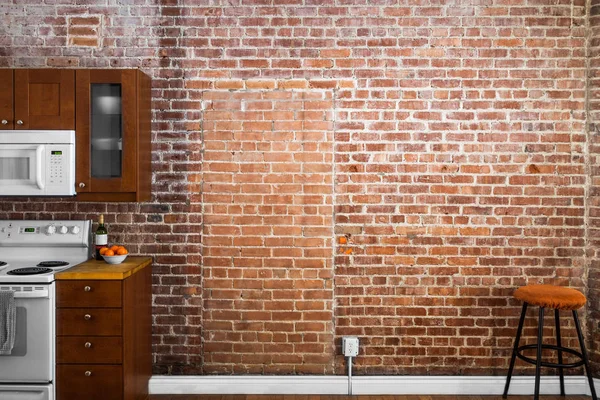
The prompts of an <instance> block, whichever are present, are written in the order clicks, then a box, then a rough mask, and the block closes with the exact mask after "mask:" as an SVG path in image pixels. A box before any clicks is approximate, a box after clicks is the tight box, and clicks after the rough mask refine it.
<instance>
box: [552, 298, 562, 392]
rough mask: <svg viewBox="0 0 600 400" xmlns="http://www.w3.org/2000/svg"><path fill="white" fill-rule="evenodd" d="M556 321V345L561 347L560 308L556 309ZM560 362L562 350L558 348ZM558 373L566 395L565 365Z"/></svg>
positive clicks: (559, 368)
mask: <svg viewBox="0 0 600 400" xmlns="http://www.w3.org/2000/svg"><path fill="white" fill-rule="evenodd" d="M554 322H555V324H556V346H557V347H561V346H562V345H561V344H560V319H559V315H558V309H555V310H554ZM558 363H559V364H562V363H563V356H562V351H561V350H558ZM558 374H559V376H560V395H561V396H564V395H565V375H564V373H563V367H558Z"/></svg>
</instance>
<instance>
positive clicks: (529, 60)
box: [0, 0, 591, 375]
mask: <svg viewBox="0 0 600 400" xmlns="http://www.w3.org/2000/svg"><path fill="white" fill-rule="evenodd" d="M12 3H13V2H10V4H9V3H8V2H6V0H4V2H3V3H2V2H0V9H2V10H3V11H4V12H5V13H6V15H5V16H3V17H2V24H1V25H0V45H1V49H0V65H1V66H5V67H13V66H14V67H28V66H48V67H54V66H59V67H61V66H79V67H83V68H86V67H96V66H99V67H140V68H143V69H144V70H145V71H147V72H148V73H149V74H151V76H152V77H153V85H154V90H153V96H154V124H153V151H154V153H153V160H154V163H153V168H154V176H153V200H152V202H151V203H147V204H75V203H71V202H68V201H60V200H58V201H57V200H48V199H46V200H32V199H29V200H28V199H22V200H17V201H12V200H11V201H2V202H0V217H2V218H5V217H11V218H48V217H50V218H51V217H54V218H90V217H92V218H95V217H96V215H97V214H98V213H105V214H108V215H107V222H108V223H109V229H110V232H111V234H112V235H113V236H112V238H113V239H114V240H115V241H119V242H123V243H125V244H127V245H129V246H130V247H132V248H133V249H134V251H136V252H140V253H144V254H151V255H153V256H154V257H155V261H156V263H155V266H154V287H153V290H154V350H155V357H156V358H155V372H156V373H173V374H197V373H199V374H201V373H265V374H272V373H317V374H324V373H334V372H335V373H342V372H343V368H342V362H343V359H342V357H340V356H335V355H334V354H339V338H340V336H342V335H348V334H352V335H358V336H360V337H361V340H362V349H361V351H362V352H361V356H360V357H358V359H357V360H356V363H357V373H359V374H373V373H407V374H425V373H431V374H476V375H480V374H503V373H504V372H505V368H506V366H507V355H508V354H509V348H510V346H511V341H512V340H511V339H512V337H513V335H514V331H515V327H516V324H517V315H518V312H519V306H518V304H517V303H516V302H514V301H512V300H510V294H511V292H512V290H513V289H514V288H515V287H516V286H519V285H522V284H525V283H528V282H529V283H532V282H552V283H559V284H565V285H571V286H573V287H576V288H580V289H583V288H584V286H585V276H586V269H585V267H586V259H585V254H584V251H585V249H586V242H585V208H584V205H585V191H586V183H587V175H586V169H585V156H586V144H587V142H586V130H585V122H586V118H585V116H586V113H585V94H586V76H585V74H586V58H585V33H586V31H585V22H586V18H585V3H584V2H583V1H581V0H575V1H554V0H552V1H550V0H517V1H511V2H493V3H494V5H490V4H491V3H489V2H482V3H481V4H479V5H469V6H462V5H460V4H461V3H460V2H456V4H450V3H448V2H445V1H439V0H423V1H410V2H409V1H397V0H384V1H375V2H366V1H364V0H344V1H341V2H339V5H338V6H331V5H329V4H330V3H331V2H327V1H320V0H287V1H278V0H275V1H273V0H264V1H263V0H234V1H228V2H226V3H225V2H223V3H222V4H223V5H222V6H209V5H198V6H191V5H189V4H190V3H191V2H185V1H183V0H165V1H161V2H158V3H159V4H158V5H155V4H154V2H152V1H151V2H146V1H137V2H131V3H139V4H131V5H110V6H101V7H96V6H87V5H74V4H75V3H76V2H75V1H73V2H72V3H73V5H70V4H43V5H38V4H36V5H27V4H12ZM48 3H54V2H48ZM62 3H65V2H62ZM146 3H152V4H146ZM219 3H220V2H216V3H214V4H219ZM451 3H452V2H451ZM476 3H477V2H476ZM488 3H489V4H488ZM111 4H112V2H111ZM207 4H208V3H207ZM211 4H212V3H211ZM473 4H475V3H473ZM590 211H591V210H590ZM531 316H533V313H532V314H531ZM550 326H551V325H550V323H549V321H548V327H549V328H550ZM529 327H530V328H529V329H528V330H527V334H528V336H531V334H532V333H533V330H534V324H530V325H529ZM551 334H552V331H551V330H549V331H548V335H549V336H550V335H551ZM566 335H567V337H568V338H569V339H567V340H566V342H567V344H574V341H573V338H574V337H573V333H572V331H569V330H567V331H566Z"/></svg>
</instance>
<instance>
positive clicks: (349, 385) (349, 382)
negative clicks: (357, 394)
mask: <svg viewBox="0 0 600 400" xmlns="http://www.w3.org/2000/svg"><path fill="white" fill-rule="evenodd" d="M348 396H352V357H348Z"/></svg>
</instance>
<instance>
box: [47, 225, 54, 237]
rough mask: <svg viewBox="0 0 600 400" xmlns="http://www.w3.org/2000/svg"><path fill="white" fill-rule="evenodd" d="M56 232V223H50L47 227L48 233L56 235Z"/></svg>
mask: <svg viewBox="0 0 600 400" xmlns="http://www.w3.org/2000/svg"><path fill="white" fill-rule="evenodd" d="M55 233H56V227H55V226H54V225H48V226H47V227H46V235H48V236H50V235H54V234H55Z"/></svg>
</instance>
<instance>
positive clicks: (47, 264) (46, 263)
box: [37, 261, 69, 268]
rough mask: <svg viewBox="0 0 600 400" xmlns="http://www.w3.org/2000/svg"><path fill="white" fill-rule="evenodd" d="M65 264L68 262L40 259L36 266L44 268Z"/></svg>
mask: <svg viewBox="0 0 600 400" xmlns="http://www.w3.org/2000/svg"><path fill="white" fill-rule="evenodd" d="M65 265H69V263H68V262H66V261H42V262H41V263H39V264H38V265H37V266H38V267H46V268H57V267H64V266H65Z"/></svg>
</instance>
